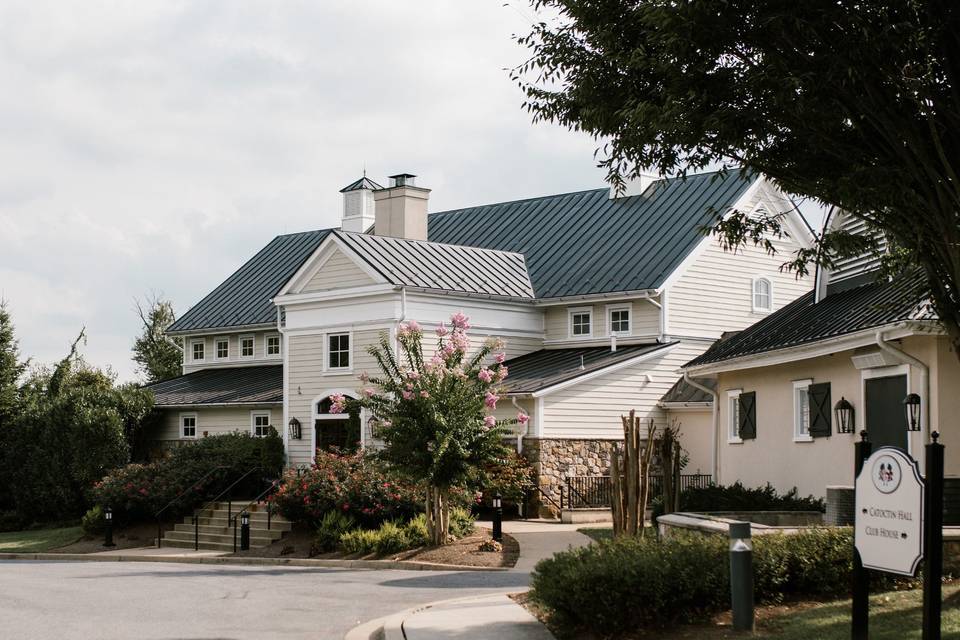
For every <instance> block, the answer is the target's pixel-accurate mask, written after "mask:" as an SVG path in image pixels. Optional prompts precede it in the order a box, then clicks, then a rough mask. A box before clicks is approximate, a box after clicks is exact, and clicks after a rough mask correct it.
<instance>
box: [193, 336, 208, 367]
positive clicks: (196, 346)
mask: <svg viewBox="0 0 960 640" xmlns="http://www.w3.org/2000/svg"><path fill="white" fill-rule="evenodd" d="M205 347H206V344H205V343H204V341H203V340H194V341H193V342H191V343H190V355H191V358H192V359H193V362H203V361H204V359H205V358H206V354H205V352H204V349H205Z"/></svg>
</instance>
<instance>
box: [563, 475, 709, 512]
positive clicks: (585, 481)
mask: <svg viewBox="0 0 960 640" xmlns="http://www.w3.org/2000/svg"><path fill="white" fill-rule="evenodd" d="M712 480H713V476H711V475H709V474H706V473H691V474H681V475H680V490H681V491H685V490H687V489H690V488H698V489H699V488H703V487H706V486H708V485H709V484H710V483H711V482H712ZM662 491H663V476H660V475H651V476H650V498H651V499H652V498H655V497H656V496H658V495H660V493H661V492H662ZM612 501H613V483H612V482H611V481H610V476H571V477H568V478H565V479H564V482H563V484H562V485H561V486H560V509H561V510H563V509H601V508H605V507H609V506H610V504H611V503H612Z"/></svg>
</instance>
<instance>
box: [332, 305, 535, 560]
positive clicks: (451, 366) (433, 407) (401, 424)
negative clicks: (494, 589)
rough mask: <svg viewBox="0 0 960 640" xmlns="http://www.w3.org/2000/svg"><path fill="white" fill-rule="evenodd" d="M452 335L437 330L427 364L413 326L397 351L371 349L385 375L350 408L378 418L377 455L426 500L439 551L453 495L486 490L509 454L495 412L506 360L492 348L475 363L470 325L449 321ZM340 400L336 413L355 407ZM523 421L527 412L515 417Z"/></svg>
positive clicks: (386, 342)
mask: <svg viewBox="0 0 960 640" xmlns="http://www.w3.org/2000/svg"><path fill="white" fill-rule="evenodd" d="M451 322H452V325H453V326H452V329H450V330H448V329H447V328H446V327H444V326H443V325H442V324H441V325H440V327H439V328H438V329H437V347H436V353H435V354H433V356H432V357H430V358H429V359H425V358H424V353H423V331H422V330H421V328H420V326H419V325H418V324H417V323H416V322H410V323H406V324H401V325H400V327H399V329H398V330H397V342H398V344H399V349H396V350H395V349H394V347H393V345H391V341H390V339H389V337H388V336H387V335H386V334H384V335H382V336H381V338H380V344H379V345H378V346H374V347H372V348H371V349H370V353H371V355H373V357H374V358H376V360H377V363H378V364H379V366H380V370H381V371H380V375H378V376H376V377H374V378H369V379H366V380H365V382H368V383H369V384H370V385H371V386H370V387H368V388H365V389H363V391H362V393H361V398H360V400H358V401H356V402H355V403H353V404H359V405H360V406H363V407H366V408H368V409H369V410H370V411H372V413H373V419H374V425H375V426H374V429H375V435H376V436H377V437H378V438H380V439H381V440H383V443H384V446H383V449H382V450H381V452H380V456H381V457H382V458H383V459H384V460H385V461H386V462H387V463H388V464H389V465H390V466H391V467H392V468H393V469H394V470H396V471H397V472H398V473H400V474H401V475H402V476H403V477H405V478H406V479H409V480H411V481H413V482H416V483H420V484H422V486H423V487H424V490H425V493H426V514H427V532H428V535H429V537H430V540H431V542H432V543H433V544H435V545H442V544H445V543H446V541H447V532H448V530H449V492H450V490H451V489H453V488H464V487H472V488H477V487H478V486H481V485H482V484H483V482H484V480H485V479H486V477H485V476H486V471H487V469H489V468H490V467H491V466H496V464H497V462H498V461H501V460H503V459H504V458H506V457H507V455H508V454H509V450H508V448H507V447H505V446H504V444H503V436H504V435H505V433H506V431H505V427H506V425H507V424H510V423H513V422H516V421H514V420H510V421H497V420H496V419H495V418H494V416H493V415H492V414H491V412H492V411H493V410H494V409H495V408H496V406H497V402H498V401H499V400H500V397H501V395H502V391H501V383H502V382H503V380H504V378H506V376H507V367H506V366H505V365H504V364H503V361H504V354H503V353H502V352H500V353H497V354H496V355H494V356H493V357H492V362H488V360H489V359H490V358H491V354H492V352H493V351H494V349H496V348H497V347H499V346H500V345H499V344H498V343H497V341H488V342H487V343H486V344H485V345H484V346H483V347H482V348H480V349H479V350H478V351H477V352H476V353H475V354H473V355H472V356H468V354H467V352H468V350H469V348H470V340H469V338H468V337H467V329H469V323H468V318H467V317H465V316H464V315H463V314H462V313H458V314H455V315H454V316H453V317H452V318H451ZM350 405H351V403H350V402H348V401H346V400H345V399H344V398H343V396H337V397H335V398H334V403H333V406H332V407H331V412H333V413H336V412H340V411H343V410H345V409H348V408H350ZM517 420H519V421H520V422H526V420H527V416H526V415H525V414H523V413H521V414H519V415H518V416H517Z"/></svg>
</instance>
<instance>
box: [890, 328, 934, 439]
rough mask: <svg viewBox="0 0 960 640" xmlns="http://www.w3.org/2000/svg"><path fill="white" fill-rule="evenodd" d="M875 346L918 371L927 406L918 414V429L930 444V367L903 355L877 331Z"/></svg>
mask: <svg viewBox="0 0 960 640" xmlns="http://www.w3.org/2000/svg"><path fill="white" fill-rule="evenodd" d="M877 346H878V347H880V350H881V351H883V352H885V353H888V354H890V355H892V356H893V357H894V358H896V359H898V360H900V361H901V362H906V363H907V364H910V365H912V366H914V367H916V368H917V369H919V370H920V376H921V378H922V381H921V385H920V388H921V390H922V392H923V404H925V405H926V406H927V410H926V411H921V412H920V428H921V429H922V430H923V432H924V434H925V436H924V441H925V442H926V443H927V444H929V443H930V367H928V366H927V365H925V364H924V363H923V362H921V361H920V360H917V359H916V358H914V357H913V356H912V355H910V354H909V353H905V352H903V351H901V350H900V349H898V348H897V347H895V346H893V345H892V344H890V343H889V342H887V341H886V339H885V338H884V337H883V331H877ZM907 393H910V390H909V389H907ZM924 421H926V428H924V425H923V423H924Z"/></svg>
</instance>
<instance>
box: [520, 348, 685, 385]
mask: <svg viewBox="0 0 960 640" xmlns="http://www.w3.org/2000/svg"><path fill="white" fill-rule="evenodd" d="M675 344H677V343H676V342H666V343H654V344H633V345H626V346H621V347H619V348H618V349H617V350H616V351H611V350H610V347H580V348H577V349H541V350H540V351H534V352H533V353H527V354H524V355H522V356H519V357H517V358H513V359H511V360H507V361H506V363H505V364H506V365H507V371H508V372H509V375H508V376H507V379H506V381H505V386H506V387H507V392H508V393H512V394H526V393H534V392H536V391H540V390H541V389H546V388H547V387H552V386H554V385H558V384H560V383H562V382H567V381H568V380H573V379H575V378H579V377H580V376H583V375H587V374H588V373H593V372H595V371H599V370H600V369H605V368H606V367H609V366H611V365H615V364H618V363H621V362H623V361H624V360H631V359H633V358H636V357H638V356H642V355H647V354H650V353H653V352H655V351H660V350H661V349H666V348H667V347H670V346H673V345H675Z"/></svg>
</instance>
